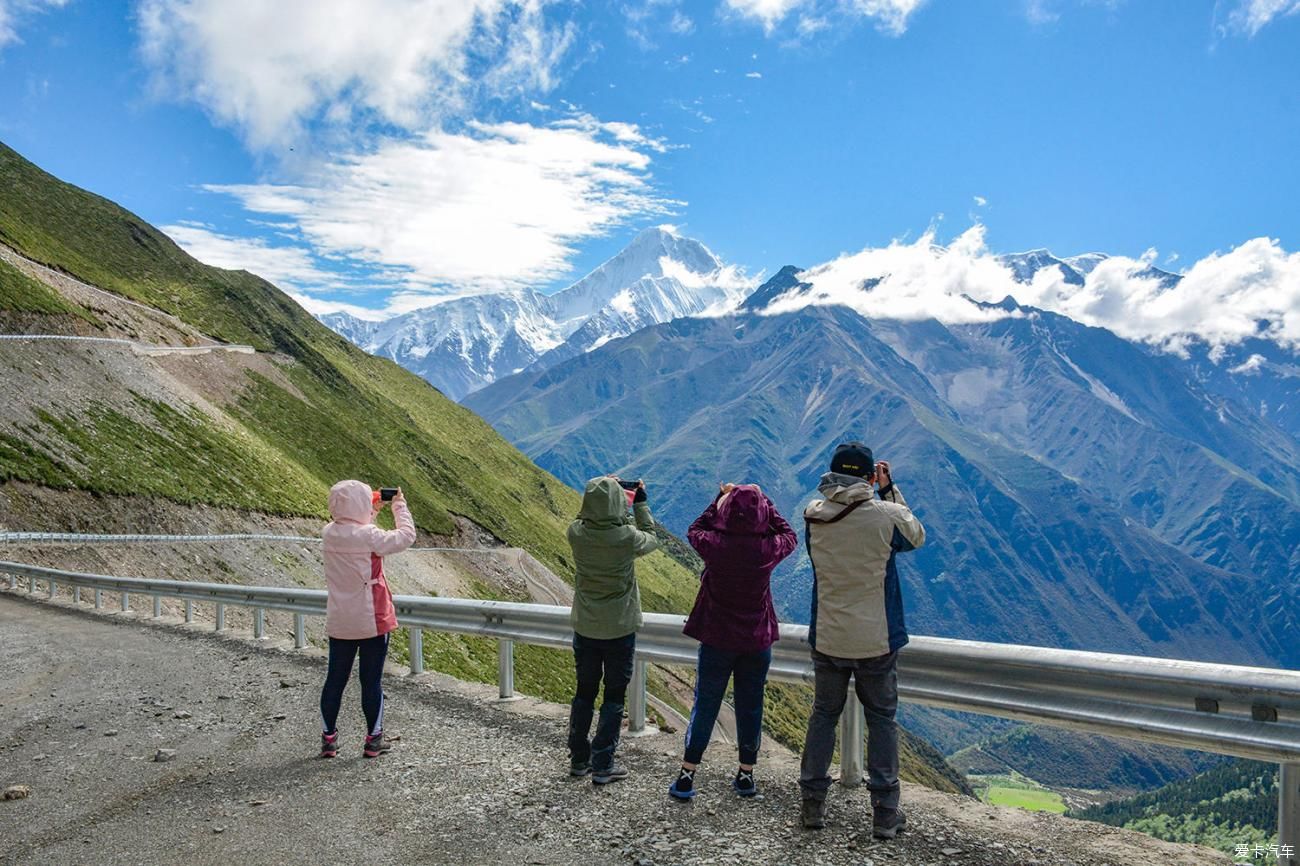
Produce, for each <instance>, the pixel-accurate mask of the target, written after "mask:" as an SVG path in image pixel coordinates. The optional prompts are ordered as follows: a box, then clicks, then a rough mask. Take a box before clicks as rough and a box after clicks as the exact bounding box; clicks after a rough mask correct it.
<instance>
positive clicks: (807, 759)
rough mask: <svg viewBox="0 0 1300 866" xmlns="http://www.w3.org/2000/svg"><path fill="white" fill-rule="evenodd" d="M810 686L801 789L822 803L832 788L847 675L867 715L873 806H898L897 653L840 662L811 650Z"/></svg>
mask: <svg viewBox="0 0 1300 866" xmlns="http://www.w3.org/2000/svg"><path fill="white" fill-rule="evenodd" d="M812 657H813V670H814V673H815V675H816V682H815V685H814V688H815V690H816V691H815V694H814V696H813V710H812V715H811V716H809V717H808V737H807V739H806V740H804V746H803V761H802V764H801V766H800V768H799V787H800V788H802V789H803V796H804V798H805V799H809V800H825V799H826V792H827V790H828V789H829V788H830V786H831V777H830V768H831V753H832V752H834V751H835V726H836V724H837V723H838V722H839V720H840V714H841V713H843V712H844V703H845V701H847V700H848V697H849V677H852V678H853V685H854V688H855V690H856V691H857V694H858V700H859V701H861V702H862V709H863V711H864V712H865V713H866V716H867V790H869V791H871V805H873V806H875V807H877V808H883V809H897V808H898V726H897V725H896V724H895V722H894V714H895V713H896V712H897V711H898V653H897V652H892V653H890V654H889V655H883V656H877V657H875V658H869V659H841V658H835V657H833V656H828V655H823V654H822V653H819V652H817V651H816V650H813V654H812Z"/></svg>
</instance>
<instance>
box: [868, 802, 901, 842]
mask: <svg viewBox="0 0 1300 866" xmlns="http://www.w3.org/2000/svg"><path fill="white" fill-rule="evenodd" d="M871 823H872V826H871V835H873V836H875V837H876V838H877V839H893V838H894V837H895V836H897V835H898V834H899V833H900V832H902V830H903V828H904V827H906V826H907V816H906V815H904V814H903V810H902V809H875V810H873V820H872V822H871Z"/></svg>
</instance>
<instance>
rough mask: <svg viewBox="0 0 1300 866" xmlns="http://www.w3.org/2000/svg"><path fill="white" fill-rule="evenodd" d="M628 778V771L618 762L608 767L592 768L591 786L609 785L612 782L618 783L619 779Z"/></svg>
mask: <svg viewBox="0 0 1300 866" xmlns="http://www.w3.org/2000/svg"><path fill="white" fill-rule="evenodd" d="M626 778H627V770H626V769H624V768H623V767H622V766H621V765H620V764H618V763H617V762H614V763H611V764H610V765H609V766H608V767H600V768H599V769H597V768H596V767H592V769H591V784H593V785H608V784H609V783H610V782H617V781H618V780H619V779H626Z"/></svg>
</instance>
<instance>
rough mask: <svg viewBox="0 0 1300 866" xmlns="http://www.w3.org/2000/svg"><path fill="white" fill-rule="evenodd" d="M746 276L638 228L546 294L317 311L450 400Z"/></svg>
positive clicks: (708, 300) (709, 297)
mask: <svg viewBox="0 0 1300 866" xmlns="http://www.w3.org/2000/svg"><path fill="white" fill-rule="evenodd" d="M752 288H753V285H752V283H751V282H750V281H748V280H746V279H745V278H744V277H743V276H741V275H740V274H739V273H738V272H737V271H735V270H734V269H732V268H729V267H727V266H725V265H724V264H723V263H722V262H721V261H720V260H719V259H718V257H717V256H715V255H714V254H713V253H712V252H710V251H709V249H708V248H707V247H705V246H704V245H703V244H702V243H700V242H699V241H696V240H692V239H690V238H685V237H682V236H681V235H679V234H677V232H676V231H674V230H672V229H670V228H667V227H657V228H651V229H646V230H645V231H643V232H641V233H640V234H639V235H637V236H636V238H634V239H633V241H632V243H631V244H629V245H628V246H627V247H626V248H625V249H624V250H623V251H622V252H620V253H619V254H618V255H616V256H614V257H613V258H612V259H610V260H609V261H607V262H605V263H604V264H602V265H601V266H600V267H598V268H596V269H595V270H594V271H592V272H591V273H590V274H588V275H587V276H585V277H583V278H582V279H581V280H579V281H578V282H576V283H574V284H573V285H572V286H570V287H568V288H567V289H564V290H563V291H560V292H557V293H555V294H553V295H543V294H541V293H539V292H534V291H522V292H503V293H498V294H488V295H475V296H471V297H463V298H454V299H451V300H447V301H443V302H442V303H440V304H437V305H436V306H432V307H426V308H424V309H420V310H415V311H413V312H410V313H406V314H404V315H401V316H397V317H394V318H392V319H388V320H386V321H383V322H367V321H364V320H361V319H358V318H357V317H355V316H352V315H349V314H348V313H330V314H327V315H323V316H321V317H320V318H321V321H322V322H324V323H325V324H326V325H328V326H329V327H330V328H332V329H333V330H335V331H337V332H338V333H339V334H341V335H343V336H344V337H346V338H347V339H349V340H351V341H352V342H354V343H356V344H357V345H358V346H360V347H361V348H363V349H365V350H366V351H368V352H371V353H373V354H376V355H382V356H384V357H387V358H392V359H393V360H394V361H396V362H397V363H399V364H401V365H402V366H403V367H405V368H407V369H408V370H411V371H412V372H414V373H417V374H418V375H420V376H422V377H424V378H425V379H427V380H428V381H429V382H431V383H432V384H433V385H435V386H436V387H438V388H439V389H440V390H442V391H443V393H445V394H447V395H448V396H450V397H452V398H453V399H457V400H459V399H460V398H462V397H464V396H465V395H466V394H468V393H470V392H472V391H475V390H477V389H479V388H482V387H483V386H485V385H488V384H490V383H492V382H494V381H496V380H497V379H499V378H501V377H503V376H508V375H510V374H511V373H516V372H518V371H520V370H524V369H544V368H546V367H549V366H551V365H552V364H555V363H558V362H559V361H562V360H565V359H567V358H572V357H574V356H576V355H580V354H582V353H584V352H588V351H591V350H592V349H594V348H596V347H598V346H601V345H603V344H604V343H606V342H608V341H609V340H612V339H614V338H616V337H623V336H627V335H628V334H631V333H633V332H635V331H638V330H640V329H642V328H645V327H647V326H649V325H654V324H658V323H660V322H667V321H670V320H672V319H676V318H680V317H681V316H691V315H697V314H700V313H704V312H707V311H710V310H712V309H724V308H730V307H732V306H734V305H735V304H737V303H738V302H739V301H740V300H741V299H742V298H743V297H744V296H745V295H746V294H747V293H748V292H749V291H750V290H751V289H752Z"/></svg>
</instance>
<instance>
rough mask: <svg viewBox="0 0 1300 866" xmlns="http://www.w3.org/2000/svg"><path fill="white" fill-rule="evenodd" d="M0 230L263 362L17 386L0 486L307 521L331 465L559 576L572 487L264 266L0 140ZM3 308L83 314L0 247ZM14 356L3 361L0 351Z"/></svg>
mask: <svg viewBox="0 0 1300 866" xmlns="http://www.w3.org/2000/svg"><path fill="white" fill-rule="evenodd" d="M0 242H3V243H4V244H6V245H8V246H10V247H12V248H14V249H15V250H17V251H18V252H20V253H22V254H23V255H24V256H26V257H28V258H29V259H32V260H34V261H37V262H40V263H42V264H44V265H46V266H48V267H50V268H53V269H54V270H57V271H60V272H63V273H66V274H69V275H71V276H73V277H76V278H77V279H80V280H82V281H84V282H86V283H90V284H92V285H95V286H98V287H101V288H104V289H108V290H111V291H112V292H115V293H117V294H120V295H122V296H124V297H126V298H129V299H132V300H135V301H138V302H141V303H144V304H146V305H149V306H151V307H154V308H157V309H160V310H163V311H165V312H168V313H170V314H173V315H175V316H176V317H177V318H179V319H180V320H181V321H182V322H184V323H186V324H188V325H190V326H192V327H193V328H196V329H198V330H199V331H201V332H203V333H205V334H209V335H211V336H214V337H216V338H219V339H221V340H225V341H229V342H236V343H247V344H251V345H253V346H254V347H256V348H257V349H258V350H259V351H262V352H265V353H272V357H274V358H275V359H276V360H275V361H274V362H273V363H272V364H269V365H267V366H266V368H265V369H264V370H262V371H261V372H259V371H257V370H256V369H254V368H252V367H250V368H248V369H246V370H245V372H244V373H243V374H242V378H243V381H241V382H239V383H238V387H237V388H234V389H230V391H229V394H228V397H227V399H226V400H225V402H224V403H223V405H221V406H220V409H221V410H222V412H223V413H224V416H225V417H224V418H221V419H218V418H215V417H214V416H213V415H211V414H208V413H206V412H204V411H202V410H200V409H198V408H196V407H194V406H187V405H172V404H170V403H168V402H166V401H163V400H160V399H158V398H157V397H156V396H151V395H150V394H146V393H140V392H138V391H137V390H131V391H129V392H126V393H125V395H123V394H121V393H118V394H117V396H116V397H115V398H114V399H109V395H108V394H107V393H106V392H107V391H108V390H109V385H110V384H111V386H112V387H113V388H114V389H116V390H117V391H118V392H121V391H122V390H123V385H122V383H121V382H120V381H118V382H114V383H106V385H105V388H104V392H105V393H103V394H102V395H98V396H97V397H96V398H93V399H90V400H89V401H88V402H87V403H78V404H77V405H76V407H75V410H73V409H67V408H62V409H51V408H48V407H47V406H46V405H44V404H43V403H42V402H41V397H42V396H43V395H42V394H41V393H40V392H39V389H34V390H32V391H29V392H24V393H25V394H27V395H29V396H30V402H31V403H32V406H31V407H30V408H31V410H32V411H31V413H30V418H29V420H25V421H22V422H21V423H18V422H15V423H13V424H7V425H0V483H3V482H5V481H10V480H19V481H28V482H34V483H37V484H41V485H44V486H47V487H51V488H61V489H80V490H87V491H91V492H94V493H98V494H110V495H121V496H137V497H161V498H164V499H167V500H171V501H174V502H178V503H182V504H190V505H215V506H222V507H227V508H236V509H245V510H248V511H251V512H264V513H270V514H278V515H286V516H307V517H316V518H321V519H324V518H325V517H326V515H325V510H324V503H325V498H326V493H327V491H328V488H329V485H330V484H332V483H333V482H334V481H336V480H338V479H340V478H360V479H362V480H364V481H367V482H369V483H371V484H374V485H380V484H384V485H393V484H400V485H401V486H402V487H404V488H405V490H406V494H407V498H408V500H409V501H410V504H411V510H412V513H413V514H414V516H415V520H416V523H417V525H418V526H419V527H420V528H421V529H423V530H425V531H427V532H430V533H434V534H438V535H450V534H452V533H453V532H454V531H455V530H456V522H455V518H456V517H457V516H461V517H465V518H468V519H470V520H472V521H474V522H475V523H476V524H478V525H479V526H481V527H483V528H485V529H486V530H488V531H490V532H491V533H492V534H493V535H495V536H496V537H497V538H499V539H501V540H502V541H503V542H505V543H507V544H509V545H511V546H515V547H521V548H524V549H526V550H528V551H529V552H531V553H532V554H533V555H534V556H536V557H537V558H538V559H539V560H541V561H542V562H544V563H545V564H546V565H547V566H548V567H550V568H551V569H552V570H554V571H555V572H556V573H557V574H559V575H561V576H562V577H564V578H565V579H567V580H571V579H572V573H573V572H572V563H571V560H570V553H569V550H568V545H567V542H566V541H565V533H564V530H565V527H566V526H567V524H568V522H569V521H570V520H571V519H572V517H573V515H574V514H576V513H577V510H578V505H579V495H578V493H577V492H576V491H574V490H572V489H571V488H569V487H567V486H565V485H564V484H562V483H560V482H559V481H558V480H556V479H555V478H554V477H553V476H551V475H550V474H549V473H547V472H545V471H543V470H541V469H539V468H538V467H537V466H535V465H533V464H532V463H531V462H530V461H529V460H528V459H527V458H526V457H524V456H523V455H522V454H521V453H520V452H519V451H517V450H516V449H515V448H514V447H513V446H511V445H510V444H509V443H507V442H506V441H505V440H503V439H502V438H501V437H500V436H499V435H497V433H496V432H495V431H494V430H493V429H492V428H491V427H490V426H488V425H487V424H486V423H485V422H484V421H482V420H481V419H480V418H479V417H478V416H476V415H474V414H473V413H472V412H470V411H469V410H467V409H465V408H463V407H461V406H459V405H457V404H456V403H454V402H452V401H451V400H448V399H446V398H445V397H444V396H443V395H442V394H441V393H439V392H438V391H437V390H436V389H434V388H432V387H431V386H429V385H428V384H427V383H426V382H424V381H423V380H421V379H419V378H418V377H416V376H414V375H413V374H411V373H408V372H406V371H405V370H403V369H402V368H400V367H398V366H397V365H396V364H394V363H392V362H391V361H388V360H384V359H380V358H376V357H373V356H370V355H367V354H365V353H363V352H362V351H361V350H359V349H357V348H355V347H354V346H352V345H351V344H350V343H348V342H347V341H346V340H344V339H343V338H342V337H340V336H338V335H336V334H334V333H333V332H332V331H330V330H329V329H328V328H326V327H325V326H324V325H321V324H320V323H319V322H317V321H316V320H315V319H314V318H313V317H312V316H310V315H309V314H308V313H307V312H306V311H304V310H303V309H302V308H301V307H299V306H298V304H296V303H295V302H294V301H293V300H291V299H290V298H289V297H288V296H286V295H285V294H283V293H282V292H281V291H279V290H278V289H276V288H275V287H274V286H273V285H271V284H270V283H268V282H267V281H265V280H263V279H261V278H260V277H256V276H254V275H252V274H249V273H247V272H244V271H228V270H223V269H220V268H214V267H210V266H207V265H204V264H202V263H200V262H198V261H196V260H195V259H193V258H191V257H190V256H189V255H187V254H186V253H185V252H184V251H182V250H181V249H180V248H179V247H177V246H176V245H175V244H174V243H173V242H172V241H171V240H170V239H168V238H167V237H166V236H165V235H163V234H162V233H161V232H159V231H157V230H156V229H154V228H153V227H151V226H149V225H148V224H147V223H145V222H144V221H143V220H141V219H140V218H139V217H137V216H135V215H134V214H131V213H129V212H127V211H126V210H124V209H122V208H121V207H119V206H117V205H115V204H113V203H112V202H110V201H107V200H105V199H103V198H100V197H98V196H95V195H93V194H91V193H88V192H86V191H84V190H81V189H78V188H76V187H74V186H71V185H69V184H65V183H63V182H61V181H59V180H58V179H56V178H54V177H52V176H50V175H49V174H47V173H45V172H43V171H41V170H40V169H39V168H37V167H36V166H34V165H32V164H31V163H30V162H28V161H26V160H24V159H23V158H22V157H21V156H19V155H18V154H17V153H15V152H14V151H13V150H11V149H9V148H7V147H5V146H4V145H2V144H0ZM6 312H7V313H8V314H10V315H12V314H15V313H21V314H23V315H24V316H26V317H28V318H27V319H25V320H24V321H26V322H27V323H28V326H27V327H26V330H27V332H35V331H39V330H45V328H41V327H31V326H30V325H31V318H32V317H36V318H37V319H39V318H40V317H45V318H46V319H47V320H48V321H47V322H46V323H45V324H47V325H48V326H49V328H48V330H50V331H52V332H56V333H65V332H67V331H68V327H67V326H68V325H69V323H70V322H72V321H73V320H75V323H76V324H77V325H78V327H80V328H81V330H82V331H84V330H85V325H86V324H88V323H89V324H93V323H94V316H93V313H91V312H89V311H87V310H85V309H82V308H80V307H78V306H77V305H75V304H73V303H71V302H68V301H66V300H65V299H63V298H62V297H61V296H60V295H59V294H57V293H56V292H54V291H52V290H51V289H49V288H48V287H46V286H45V285H44V284H42V283H40V282H38V281H36V280H33V279H31V278H30V277H28V276H26V275H25V274H23V273H22V272H21V271H18V270H16V269H15V268H13V267H12V266H10V265H7V264H4V263H3V262H0V322H4V321H8V320H10V319H6V318H5V316H6ZM12 320H13V321H17V320H16V319H12ZM56 320H57V321H56ZM18 357H19V356H18V355H11V356H7V359H8V363H10V364H11V365H13V364H17V363H18V361H16V360H14V359H15V358H18ZM7 369H10V370H13V369H15V368H14V367H13V366H10V367H8V368H7ZM22 372H23V375H31V376H33V377H39V376H41V375H43V374H42V373H41V372H40V371H39V370H35V369H32V370H24V371H22ZM128 387H131V388H135V387H136V386H135V384H130V385H129V386H128ZM92 393H93V392H92ZM0 417H3V416H0ZM651 505H652V506H653V505H654V502H653V499H652V502H651ZM87 528H92V527H87ZM670 546H671V553H672V555H668V554H666V553H662V552H661V553H656V554H654V555H652V556H650V557H648V558H646V559H645V560H642V561H641V563H640V564H639V565H638V569H637V571H638V577H639V580H640V583H641V595H642V601H643V604H644V606H645V608H646V609H647V610H652V611H664V612H678V613H684V612H686V611H687V610H688V609H689V608H690V605H691V603H692V602H693V600H694V597H695V591H696V587H697V580H696V576H695V574H694V573H692V571H691V570H688V568H686V567H684V566H683V565H682V564H681V563H682V562H686V563H692V557H693V554H691V552H690V551H689V549H687V548H685V547H684V545H682V544H681V542H680V541H678V540H676V539H671V540H670ZM478 594H479V595H480V596H484V597H490V596H491V594H492V590H491V588H490V587H487V586H483V587H479V588H478ZM404 640H405V635H404V634H401V633H399V635H398V637H397V639H396V640H395V642H394V652H395V655H396V657H398V658H404V657H405V654H406V651H407V650H406V645H405V643H404ZM425 656H426V663H427V665H428V666H429V667H430V668H433V669H437V670H442V671H445V672H448V673H451V674H453V675H456V676H460V677H464V678H467V679H476V680H483V681H493V680H494V679H495V677H496V645H495V643H494V642H491V641H486V640H482V639H475V638H468V637H461V636H455V635H429V636H428V639H427V640H426V643H425ZM516 677H517V685H518V687H519V689H520V690H521V691H523V692H525V693H529V694H535V695H539V696H542V697H545V698H548V699H552V700H559V701H567V700H568V698H569V697H570V696H571V689H572V677H573V674H572V658H571V656H570V655H569V654H567V653H563V652H558V651H555V650H547V649H542V648H537V647H520V648H518V649H517V656H516ZM800 701H806V694H804V695H802V696H800V695H796V694H793V693H791V694H790V695H787V694H786V692H785V691H784V690H777V691H775V692H774V698H773V709H774V712H773V733H774V736H776V737H777V738H778V739H779V740H781V741H782V742H785V743H787V744H791V745H795V744H797V743H798V742H800V741H801V740H802V735H803V726H804V724H805V723H806V710H805V709H803V708H802V707H800V706H799V702H800ZM904 764H905V767H906V768H907V772H906V774H907V775H908V777H909V778H911V779H914V780H919V781H923V782H927V783H929V784H932V785H934V786H936V787H942V788H945V789H947V790H960V789H961V787H962V785H963V784H964V783H963V782H962V780H961V777H960V775H959V774H955V773H953V772H952V771H951V768H947V767H946V766H945V765H944V764H943V760H942V757H941V756H939V755H938V754H937V753H936V752H933V750H931V749H929V747H928V746H926V745H925V744H924V743H921V742H919V741H918V742H916V743H913V744H911V745H909V747H908V749H907V752H906V755H905V756H904Z"/></svg>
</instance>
